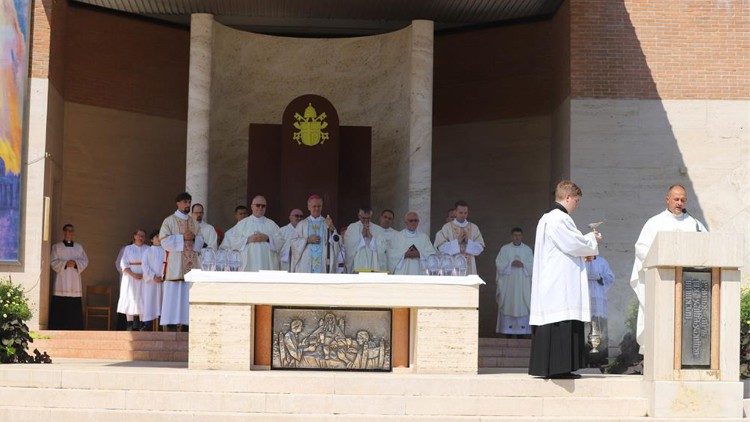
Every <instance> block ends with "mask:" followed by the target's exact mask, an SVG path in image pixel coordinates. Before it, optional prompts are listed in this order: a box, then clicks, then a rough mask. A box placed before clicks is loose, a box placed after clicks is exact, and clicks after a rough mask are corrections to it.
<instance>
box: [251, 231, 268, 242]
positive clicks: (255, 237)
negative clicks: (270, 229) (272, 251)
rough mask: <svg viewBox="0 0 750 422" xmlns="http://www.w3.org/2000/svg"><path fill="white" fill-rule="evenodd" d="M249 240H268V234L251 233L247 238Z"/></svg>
mask: <svg viewBox="0 0 750 422" xmlns="http://www.w3.org/2000/svg"><path fill="white" fill-rule="evenodd" d="M247 241H248V242H249V243H260V242H268V235H266V234H263V233H258V232H255V233H253V234H251V235H250V237H248V238H247Z"/></svg>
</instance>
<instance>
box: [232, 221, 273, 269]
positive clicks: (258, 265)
mask: <svg viewBox="0 0 750 422" xmlns="http://www.w3.org/2000/svg"><path fill="white" fill-rule="evenodd" d="M255 233H262V234H265V235H266V236H268V241H267V242H250V241H249V240H248V239H249V237H250V236H252V235H253V234H255ZM224 242H225V243H226V246H227V248H228V249H230V250H236V251H240V252H241V254H240V255H241V256H242V263H241V267H240V268H241V270H242V271H259V270H278V269H279V251H281V248H282V247H283V246H284V239H283V237H282V235H281V231H280V230H279V226H277V225H276V223H274V222H273V220H271V219H269V218H266V217H255V216H254V215H251V216H249V217H247V218H244V219H242V221H240V222H239V223H237V224H236V225H235V226H234V227H232V230H230V231H228V232H227V235H226V236H225V237H224Z"/></svg>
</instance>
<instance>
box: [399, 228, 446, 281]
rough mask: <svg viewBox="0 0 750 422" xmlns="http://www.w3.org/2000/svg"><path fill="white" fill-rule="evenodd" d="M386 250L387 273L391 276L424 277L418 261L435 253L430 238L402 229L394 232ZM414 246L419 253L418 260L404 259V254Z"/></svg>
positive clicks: (418, 232) (420, 233) (417, 232)
mask: <svg viewBox="0 0 750 422" xmlns="http://www.w3.org/2000/svg"><path fill="white" fill-rule="evenodd" d="M391 245H392V246H391V248H390V249H388V272H390V273H391V274H404V275H424V274H425V273H424V269H423V268H422V265H421V264H420V259H426V258H427V257H428V256H430V255H434V254H436V253H437V250H435V247H434V246H433V245H432V242H430V238H429V237H428V236H427V235H426V234H424V233H422V232H420V231H418V230H417V231H409V230H408V229H403V230H401V231H400V232H396V235H395V236H393V238H392V240H391ZM412 246H414V247H415V248H416V249H417V251H419V258H406V257H405V256H404V254H406V252H407V251H408V250H409V249H410V248H411V247H412Z"/></svg>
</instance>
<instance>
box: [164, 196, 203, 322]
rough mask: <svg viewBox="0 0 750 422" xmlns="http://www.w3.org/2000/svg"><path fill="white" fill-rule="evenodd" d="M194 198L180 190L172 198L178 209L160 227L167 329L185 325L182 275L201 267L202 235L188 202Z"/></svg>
mask: <svg viewBox="0 0 750 422" xmlns="http://www.w3.org/2000/svg"><path fill="white" fill-rule="evenodd" d="M192 200H193V198H192V196H190V194H189V193H187V192H182V193H181V194H179V195H177V197H176V198H175V203H176V205H177V210H176V211H175V212H174V214H172V215H170V216H169V217H167V218H165V219H164V222H163V223H162V224H161V229H160V230H159V240H160V241H161V246H162V247H163V248H164V250H165V251H166V262H167V264H166V268H165V270H164V274H165V277H164V286H163V291H162V294H163V297H162V307H161V320H160V323H161V325H162V326H166V328H167V329H168V330H169V329H171V328H173V327H174V326H176V327H174V328H176V329H177V330H178V331H182V329H183V326H186V325H188V323H189V319H188V318H189V317H188V309H189V297H188V292H189V290H188V285H187V284H185V274H187V273H188V272H190V270H192V269H193V268H200V262H199V261H198V259H199V257H198V251H200V250H201V245H203V238H202V237H201V236H200V234H198V222H196V221H195V220H194V219H193V218H192V217H191V216H190V203H191V202H192Z"/></svg>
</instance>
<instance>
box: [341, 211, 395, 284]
mask: <svg viewBox="0 0 750 422" xmlns="http://www.w3.org/2000/svg"><path fill="white" fill-rule="evenodd" d="M363 227H364V226H363V225H362V222H361V221H355V222H354V223H352V224H349V227H347V229H346V233H344V250H346V271H347V272H348V273H350V274H353V273H355V272H368V271H387V268H386V267H387V262H385V261H387V260H386V259H384V258H385V249H384V243H383V241H384V240H385V239H383V228H382V227H380V226H378V225H377V224H375V223H370V236H371V237H368V238H365V237H363V236H362V229H363Z"/></svg>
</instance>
